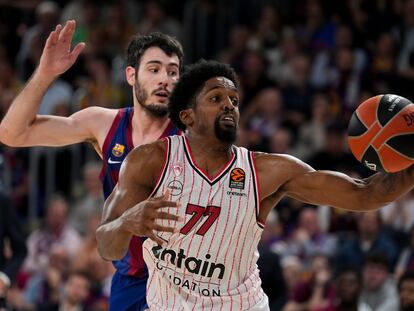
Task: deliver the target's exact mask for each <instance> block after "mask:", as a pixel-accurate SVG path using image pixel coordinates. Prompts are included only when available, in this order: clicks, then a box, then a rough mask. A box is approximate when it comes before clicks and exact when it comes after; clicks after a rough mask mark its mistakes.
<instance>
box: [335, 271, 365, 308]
mask: <svg viewBox="0 0 414 311" xmlns="http://www.w3.org/2000/svg"><path fill="white" fill-rule="evenodd" d="M336 284H337V285H336V286H337V294H338V297H339V299H340V300H341V302H343V303H345V304H346V303H351V302H355V301H357V300H358V296H359V292H360V290H361V284H360V281H359V278H358V275H357V273H356V272H355V271H346V272H343V273H342V274H341V275H340V276H339V277H338V279H337V283H336Z"/></svg>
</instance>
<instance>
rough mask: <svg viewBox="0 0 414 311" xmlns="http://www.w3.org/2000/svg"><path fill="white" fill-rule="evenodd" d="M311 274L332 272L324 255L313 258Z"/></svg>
mask: <svg viewBox="0 0 414 311" xmlns="http://www.w3.org/2000/svg"><path fill="white" fill-rule="evenodd" d="M310 270H311V272H313V273H317V272H319V271H324V270H330V267H329V261H328V258H327V257H326V256H324V255H316V256H314V257H313V258H312V262H311V267H310Z"/></svg>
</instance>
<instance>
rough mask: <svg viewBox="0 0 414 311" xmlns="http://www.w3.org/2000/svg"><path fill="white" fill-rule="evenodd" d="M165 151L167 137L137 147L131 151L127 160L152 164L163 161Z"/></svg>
mask: <svg viewBox="0 0 414 311" xmlns="http://www.w3.org/2000/svg"><path fill="white" fill-rule="evenodd" d="M165 152H166V138H163V139H160V140H157V141H155V142H152V143H149V144H144V145H140V146H137V147H135V148H134V149H132V150H131V151H130V152H129V154H128V156H127V159H126V160H128V161H131V162H134V163H137V162H139V163H143V164H144V165H145V164H148V165H150V164H152V163H157V162H163V161H164V159H165Z"/></svg>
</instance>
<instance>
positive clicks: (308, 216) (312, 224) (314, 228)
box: [299, 208, 320, 236]
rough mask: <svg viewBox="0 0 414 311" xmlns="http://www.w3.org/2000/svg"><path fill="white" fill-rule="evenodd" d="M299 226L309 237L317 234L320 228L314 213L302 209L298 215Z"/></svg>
mask: <svg viewBox="0 0 414 311" xmlns="http://www.w3.org/2000/svg"><path fill="white" fill-rule="evenodd" d="M299 226H300V228H302V229H305V230H306V232H308V234H309V235H310V236H313V235H315V234H318V233H319V232H320V227H319V221H318V216H317V214H316V211H315V210H313V209H310V208H307V209H304V210H303V211H302V212H301V213H300V218H299Z"/></svg>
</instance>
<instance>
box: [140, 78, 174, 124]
mask: <svg viewBox="0 0 414 311" xmlns="http://www.w3.org/2000/svg"><path fill="white" fill-rule="evenodd" d="M148 97H149V95H148V93H147V91H146V90H144V88H143V87H142V86H141V84H140V83H139V82H138V80H137V81H136V83H135V98H136V99H137V101H138V103H139V104H140V106H141V107H142V108H144V110H146V111H147V112H148V113H149V114H151V115H153V116H155V117H165V116H166V115H167V113H168V107H167V105H157V104H153V103H147V100H148Z"/></svg>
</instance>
